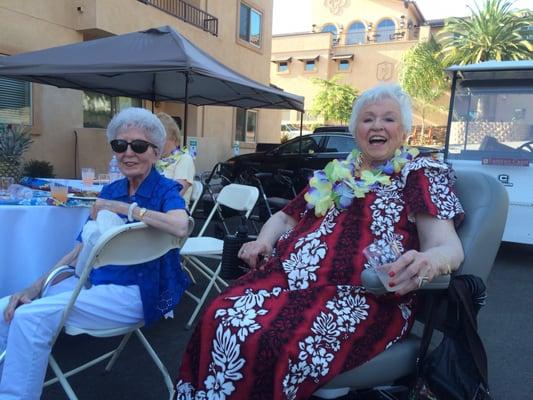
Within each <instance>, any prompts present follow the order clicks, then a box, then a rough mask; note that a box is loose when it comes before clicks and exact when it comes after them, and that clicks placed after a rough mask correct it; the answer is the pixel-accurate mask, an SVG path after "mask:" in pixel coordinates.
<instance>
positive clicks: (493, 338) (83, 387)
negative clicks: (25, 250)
mask: <svg viewBox="0 0 533 400" xmlns="http://www.w3.org/2000/svg"><path fill="white" fill-rule="evenodd" d="M488 295H489V296H488V300H487V305H486V307H485V309H483V310H482V311H481V313H480V318H479V321H480V332H481V336H482V338H483V340H484V342H485V346H486V348H487V353H488V357H489V375H490V383H491V388H492V393H493V397H494V399H505V400H522V399H531V398H533V362H532V356H531V355H532V354H533V340H532V339H531V335H532V333H533V246H523V245H514V244H503V245H502V247H501V249H500V252H499V254H498V258H497V260H496V263H495V266H494V269H493V272H492V274H491V276H490V279H489V284H488ZM192 306H193V302H192V301H190V300H189V299H188V298H184V300H183V301H182V303H181V304H180V305H179V306H178V308H177V310H176V313H175V314H176V318H175V319H173V320H165V321H160V322H159V323H158V324H156V326H154V327H153V328H152V329H147V330H145V334H146V336H147V337H148V339H149V340H150V341H151V343H152V344H153V345H154V347H155V348H156V350H157V352H158V353H159V354H160V356H161V359H162V360H163V362H164V363H165V364H166V365H167V366H168V368H169V370H170V371H171V375H172V376H175V375H176V372H177V370H178V366H179V362H180V358H181V355H182V353H183V351H184V348H185V345H186V343H187V340H188V338H189V337H190V335H191V334H192V331H186V330H185V329H184V326H185V321H186V319H187V317H188V315H189V313H190V311H191V310H192ZM116 343H117V340H116V339H105V340H95V339H92V338H88V337H63V336H62V337H61V338H60V341H59V345H60V347H59V348H58V351H57V352H56V354H57V359H58V361H59V362H60V364H61V365H62V366H63V365H64V366H65V367H67V368H68V366H73V365H75V363H76V362H80V361H82V360H83V359H84V357H86V356H87V355H90V354H94V353H95V352H96V351H102V352H103V351H104V350H107V349H111V347H112V345H114V344H116ZM102 371H103V365H102V366H101V367H100V365H98V366H95V367H93V368H91V369H90V370H87V371H85V372H84V373H81V374H80V375H78V376H76V377H73V378H72V379H71V383H72V385H73V387H74V389H75V390H76V391H77V393H78V395H79V398H80V400H85V399H95V400H96V399H99V400H101V399H113V400H120V399H147V400H148V399H158V400H159V399H165V398H167V394H166V388H165V386H164V383H163V380H162V378H161V376H160V374H159V371H158V370H157V369H156V367H155V366H154V365H153V363H152V361H151V359H149V358H148V356H147V355H146V353H145V352H144V349H143V348H142V347H141V346H140V345H139V343H138V341H137V339H136V338H132V340H131V343H129V344H128V346H127V348H126V350H125V353H124V354H123V355H122V356H121V358H120V359H119V361H118V362H117V364H116V367H115V370H113V371H112V372H111V373H109V374H106V375H102ZM43 398H44V399H45V400H52V399H53V400H61V399H66V396H65V394H64V393H63V391H62V390H61V388H60V387H59V386H58V385H54V386H53V387H50V388H47V389H45V391H44V396H43Z"/></svg>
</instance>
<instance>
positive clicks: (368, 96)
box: [348, 84, 413, 134]
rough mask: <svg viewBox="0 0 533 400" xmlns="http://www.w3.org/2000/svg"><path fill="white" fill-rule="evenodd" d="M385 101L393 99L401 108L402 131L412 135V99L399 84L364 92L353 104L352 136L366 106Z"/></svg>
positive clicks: (382, 86) (381, 86)
mask: <svg viewBox="0 0 533 400" xmlns="http://www.w3.org/2000/svg"><path fill="white" fill-rule="evenodd" d="M384 99H391V100H394V101H396V102H397V103H398V105H399V106H400V114H401V119H402V129H403V131H404V133H407V134H409V133H411V128H412V127H411V125H412V118H413V117H412V112H413V111H412V108H411V98H410V97H409V95H408V94H407V93H405V92H404V91H403V90H402V88H401V87H400V85H397V84H383V85H377V86H374V87H373V88H370V89H368V90H366V91H364V92H363V93H362V94H361V95H360V96H359V97H357V100H355V102H354V103H353V107H352V116H351V118H350V125H349V128H348V129H349V130H350V132H351V133H352V134H355V129H356V125H357V121H358V118H359V114H360V113H361V110H362V109H363V107H364V106H366V105H367V104H373V103H377V102H378V101H381V100H384Z"/></svg>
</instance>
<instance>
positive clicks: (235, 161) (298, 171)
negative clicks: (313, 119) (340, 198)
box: [226, 127, 355, 190]
mask: <svg viewBox="0 0 533 400" xmlns="http://www.w3.org/2000/svg"><path fill="white" fill-rule="evenodd" d="M330 129H331V128H330ZM340 129H344V132H343V131H340ZM354 148H355V141H354V138H353V136H352V135H350V134H349V133H347V130H346V129H345V128H343V127H341V128H339V131H319V132H317V133H313V134H311V135H306V136H302V137H301V138H300V137H297V138H294V139H292V140H289V141H288V142H286V143H283V144H282V145H280V146H278V147H275V148H274V149H272V150H269V151H265V152H257V153H250V154H242V155H240V156H236V157H233V158H230V159H229V160H228V161H227V164H226V167H227V173H228V174H229V175H230V178H231V179H235V178H236V177H237V176H239V175H240V174H242V173H243V172H245V171H248V170H250V169H252V170H256V171H257V172H270V173H274V174H275V173H277V172H278V171H279V170H287V171H291V172H292V175H293V182H294V184H295V189H296V190H300V189H303V187H304V186H305V185H306V184H307V178H308V177H309V175H310V174H311V172H312V171H314V170H316V169H322V168H324V166H325V165H326V164H327V163H328V162H329V161H331V160H334V159H343V158H346V157H347V156H348V154H349V153H350V152H351V151H352V150H353V149H354Z"/></svg>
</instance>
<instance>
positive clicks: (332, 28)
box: [322, 24, 337, 35]
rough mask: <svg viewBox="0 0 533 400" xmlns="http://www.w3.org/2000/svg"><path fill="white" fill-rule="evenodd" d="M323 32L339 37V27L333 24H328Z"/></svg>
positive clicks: (323, 28)
mask: <svg viewBox="0 0 533 400" xmlns="http://www.w3.org/2000/svg"><path fill="white" fill-rule="evenodd" d="M322 32H331V33H333V34H334V35H337V27H336V26H335V25H333V24H326V25H324V26H323V27H322Z"/></svg>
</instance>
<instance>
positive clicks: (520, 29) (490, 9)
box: [438, 0, 533, 66]
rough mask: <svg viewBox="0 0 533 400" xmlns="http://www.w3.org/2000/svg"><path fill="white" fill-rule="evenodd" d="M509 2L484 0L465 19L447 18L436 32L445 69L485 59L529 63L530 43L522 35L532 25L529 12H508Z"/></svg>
mask: <svg viewBox="0 0 533 400" xmlns="http://www.w3.org/2000/svg"><path fill="white" fill-rule="evenodd" d="M512 5H513V2H512V1H507V0H486V2H485V4H484V6H483V7H480V6H478V5H477V3H476V10H473V9H472V8H470V9H471V10H472V16H471V17H467V18H456V17H453V18H450V19H448V20H447V21H446V24H445V26H444V28H443V30H442V31H441V32H440V33H439V36H438V38H439V42H440V44H441V46H442V50H441V54H442V56H443V63H444V65H446V66H449V65H453V64H461V65H465V64H472V63H478V62H482V61H488V60H498V61H503V60H529V59H532V58H533V42H532V41H531V39H530V38H529V37H528V36H525V34H524V33H525V32H527V30H528V28H529V26H531V25H533V13H531V10H512V9H511V7H512Z"/></svg>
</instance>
